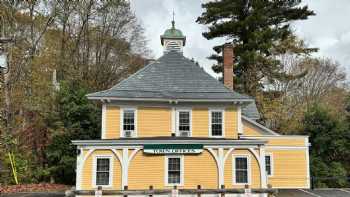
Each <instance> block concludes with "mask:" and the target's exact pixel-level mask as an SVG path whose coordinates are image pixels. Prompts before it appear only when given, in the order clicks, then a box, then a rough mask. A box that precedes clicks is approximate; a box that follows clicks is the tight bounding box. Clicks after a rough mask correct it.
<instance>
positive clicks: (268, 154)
mask: <svg viewBox="0 0 350 197" xmlns="http://www.w3.org/2000/svg"><path fill="white" fill-rule="evenodd" d="M266 156H268V157H270V166H271V174H270V175H269V174H267V172H266V176H267V177H268V178H269V177H273V175H274V161H273V153H270V152H269V153H265V157H266ZM265 170H266V159H265Z"/></svg>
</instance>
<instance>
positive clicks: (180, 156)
mask: <svg viewBox="0 0 350 197" xmlns="http://www.w3.org/2000/svg"><path fill="white" fill-rule="evenodd" d="M169 158H180V165H181V166H180V183H169V182H168V175H169V174H168V164H169V163H168V162H169ZM164 165H165V166H164V185H165V186H183V185H184V174H185V172H184V169H185V166H184V165H185V162H184V156H183V155H169V156H165V162H164Z"/></svg>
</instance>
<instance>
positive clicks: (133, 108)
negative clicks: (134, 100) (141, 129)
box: [119, 106, 138, 138]
mask: <svg viewBox="0 0 350 197" xmlns="http://www.w3.org/2000/svg"><path fill="white" fill-rule="evenodd" d="M125 110H133V111H134V127H135V130H134V132H133V133H132V136H131V137H130V138H135V137H137V113H138V112H137V107H122V106H121V107H120V110H119V111H120V121H119V126H120V128H119V130H120V137H125V136H124V128H123V126H124V111H125Z"/></svg>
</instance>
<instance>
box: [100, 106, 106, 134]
mask: <svg viewBox="0 0 350 197" xmlns="http://www.w3.org/2000/svg"><path fill="white" fill-rule="evenodd" d="M106 105H107V104H106V103H103V104H102V123H101V138H102V139H106V124H107V119H106V118H107V106H106Z"/></svg>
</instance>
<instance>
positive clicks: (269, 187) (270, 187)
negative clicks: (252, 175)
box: [267, 184, 274, 197]
mask: <svg viewBox="0 0 350 197" xmlns="http://www.w3.org/2000/svg"><path fill="white" fill-rule="evenodd" d="M267 189H272V185H271V184H267ZM267 196H268V197H273V196H274V195H273V194H271V193H268V194H267Z"/></svg>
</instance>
